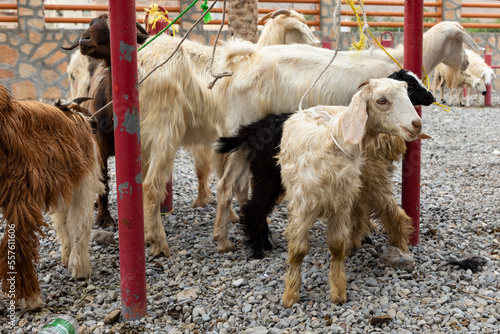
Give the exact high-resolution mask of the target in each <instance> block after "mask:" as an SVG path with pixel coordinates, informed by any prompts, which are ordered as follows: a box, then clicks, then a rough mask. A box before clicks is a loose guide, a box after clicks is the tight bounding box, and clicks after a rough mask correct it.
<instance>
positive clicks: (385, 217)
mask: <svg viewBox="0 0 500 334" xmlns="http://www.w3.org/2000/svg"><path fill="white" fill-rule="evenodd" d="M371 189H372V191H370V192H364V195H366V196H365V197H364V199H365V201H366V202H365V203H377V205H376V206H375V212H374V216H375V218H379V219H380V221H381V222H382V225H383V226H384V229H385V230H386V231H387V234H388V243H389V245H390V246H394V247H397V248H399V249H401V250H402V251H403V252H408V250H409V249H408V243H409V238H410V234H411V233H412V232H413V226H412V223H411V222H412V220H411V218H410V217H409V216H408V215H407V214H406V212H405V211H404V210H403V209H402V208H400V207H399V205H398V203H396V200H395V199H394V197H393V194H392V192H388V193H385V192H383V191H377V188H376V187H371Z"/></svg>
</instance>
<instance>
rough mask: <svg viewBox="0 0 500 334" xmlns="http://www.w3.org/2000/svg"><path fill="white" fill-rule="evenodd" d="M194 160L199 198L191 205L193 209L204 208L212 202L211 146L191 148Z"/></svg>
mask: <svg viewBox="0 0 500 334" xmlns="http://www.w3.org/2000/svg"><path fill="white" fill-rule="evenodd" d="M189 151H191V154H192V156H193V160H194V169H195V171H196V176H197V178H198V196H197V197H196V199H195V200H194V202H193V204H192V205H191V207H192V208H197V207H200V208H203V207H205V206H206V205H207V204H208V202H209V201H210V197H212V192H211V191H210V185H209V182H208V179H209V178H210V173H211V171H212V168H211V164H210V161H211V158H210V157H211V155H212V148H211V147H210V146H204V145H198V146H195V147H193V148H190V149H189Z"/></svg>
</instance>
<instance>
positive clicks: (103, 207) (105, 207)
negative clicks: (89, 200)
mask: <svg viewBox="0 0 500 334" xmlns="http://www.w3.org/2000/svg"><path fill="white" fill-rule="evenodd" d="M101 159H102V161H101V163H102V166H103V167H102V181H103V183H104V193H102V194H100V195H99V196H98V198H97V217H96V224H97V225H98V226H100V227H102V228H106V227H109V226H115V224H116V223H115V220H114V219H113V217H111V213H110V212H109V201H108V198H109V179H110V178H109V171H108V157H107V156H104V155H103V156H101Z"/></svg>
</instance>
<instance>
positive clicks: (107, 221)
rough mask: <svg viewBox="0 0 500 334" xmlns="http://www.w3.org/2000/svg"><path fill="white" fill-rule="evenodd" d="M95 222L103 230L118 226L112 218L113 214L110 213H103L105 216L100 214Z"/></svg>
mask: <svg viewBox="0 0 500 334" xmlns="http://www.w3.org/2000/svg"><path fill="white" fill-rule="evenodd" d="M95 222H96V224H97V225H98V226H99V227H101V228H106V227H111V226H115V225H116V224H115V220H114V219H113V217H111V214H110V213H109V212H108V213H103V214H101V213H100V212H98V213H97V218H96V221H95Z"/></svg>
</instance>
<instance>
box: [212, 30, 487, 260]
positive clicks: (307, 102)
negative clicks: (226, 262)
mask: <svg viewBox="0 0 500 334" xmlns="http://www.w3.org/2000/svg"><path fill="white" fill-rule="evenodd" d="M423 38H424V42H423V44H424V52H423V66H424V68H425V69H426V71H427V72H431V71H432V70H433V69H434V67H436V65H437V64H439V63H441V62H444V63H446V64H448V65H450V66H451V67H453V68H454V70H455V71H456V72H459V71H460V70H461V69H462V70H464V69H465V68H467V65H468V60H467V56H466V55H465V50H464V43H466V44H468V45H469V46H471V47H472V48H474V49H476V50H481V48H480V47H479V46H478V45H477V44H476V43H475V42H474V41H473V39H472V38H471V37H470V36H469V35H468V34H467V33H466V32H465V30H464V28H463V27H462V26H460V25H459V24H458V23H456V22H441V23H439V24H437V25H435V26H434V27H432V28H431V29H429V31H427V32H426V33H425V34H424V36H423ZM403 51H404V50H403V48H402V47H399V48H396V49H392V50H389V52H390V53H391V55H392V56H393V57H394V58H395V59H396V60H398V61H399V62H400V63H402V62H403V58H404V54H403ZM225 52H226V59H225V61H223V62H221V66H222V67H223V68H224V69H225V70H228V69H229V70H231V71H233V76H231V77H229V78H225V79H224V80H223V81H222V82H221V83H220V84H219V88H218V89H220V90H221V94H220V96H221V97H222V98H224V99H225V100H224V102H223V103H225V104H226V106H227V108H228V110H229V111H230V112H228V115H229V116H228V119H227V121H226V124H227V125H226V128H227V129H229V131H230V132H229V135H232V134H234V132H235V131H236V129H238V128H239V127H240V126H241V125H245V124H249V123H252V122H254V121H256V120H259V119H262V118H264V117H265V116H266V115H268V114H280V113H285V112H293V111H294V110H296V109H297V107H298V105H299V101H300V98H301V97H302V95H303V94H304V93H305V92H306V90H307V89H308V88H309V87H310V85H311V83H312V82H313V81H314V80H315V79H316V76H314V75H311V73H319V71H321V70H322V69H323V68H325V67H326V65H327V64H328V63H329V62H330V61H331V59H332V56H333V51H331V50H327V49H318V48H312V47H309V46H306V45H281V46H269V47H264V48H262V49H260V50H257V49H256V48H253V49H252V47H250V46H249V45H248V44H246V45H245V46H244V47H241V45H238V44H235V45H233V47H231V46H230V45H228V46H226V48H225ZM398 69H399V68H398V66H397V65H396V64H395V63H394V62H393V61H392V60H391V59H390V58H389V57H387V55H386V54H385V53H384V52H383V51H381V50H375V51H373V52H372V51H368V50H367V51H362V52H359V53H358V54H356V55H354V56H353V55H352V54H351V53H349V52H339V53H338V55H337V58H336V59H335V61H334V62H333V63H332V65H331V66H330V67H329V68H328V69H327V70H326V72H325V73H324V75H323V76H322V77H321V79H320V80H319V81H318V83H317V84H316V86H314V88H313V89H312V90H311V91H310V92H309V94H308V95H307V97H306V98H305V99H304V107H309V106H313V105H317V104H328V105H347V104H349V102H350V99H351V98H352V96H353V95H354V94H355V93H356V89H357V87H358V86H359V85H360V84H361V83H362V82H363V81H366V80H368V79H370V78H380V77H387V76H389V75H390V74H391V73H393V72H395V71H397V70H398ZM226 135H227V134H226ZM382 142H383V144H381V145H380V147H385V148H386V150H385V151H384V152H383V153H376V154H384V155H385V156H387V157H388V158H387V159H386V161H385V163H382V165H384V166H385V168H384V166H381V168H380V170H381V171H382V174H381V175H378V176H377V175H375V176H374V177H375V179H374V180H373V181H371V180H369V181H368V182H370V184H373V185H376V184H384V185H385V187H384V189H385V188H391V184H390V178H391V175H390V173H391V170H393V169H391V170H387V168H389V167H390V166H392V161H393V159H392V158H395V157H397V156H399V155H400V154H401V153H404V150H403V151H402V152H401V149H399V150H398V151H397V152H392V150H395V148H396V147H403V148H404V142H403V143H402V145H401V143H400V142H401V139H399V138H394V137H391V136H386V137H384V139H383V140H382ZM395 142H397V143H395ZM388 174H389V175H388ZM249 181H250V177H249V173H248V165H247V162H246V157H245V156H244V155H242V154H241V153H238V152H235V153H232V154H231V155H230V157H229V158H228V160H227V164H226V166H225V168H224V174H223V176H222V178H221V180H220V181H219V183H218V185H217V215H216V220H215V227H214V232H213V234H214V240H215V241H216V243H217V250H218V251H219V252H227V251H231V250H233V249H234V245H233V244H232V243H231V242H230V241H229V240H228V238H227V231H228V225H229V221H230V220H233V219H232V214H231V212H232V210H231V201H232V197H233V191H234V192H235V193H236V196H237V199H238V202H239V203H240V207H241V206H244V205H245V204H246V202H247V201H248V189H249ZM373 188H378V189H382V188H381V187H375V186H374V187H373ZM395 205H396V203H395V201H391V203H385V204H384V205H380V206H379V207H378V208H376V210H378V211H377V214H378V215H379V216H380V217H384V218H389V217H391V218H392V219H393V220H394V221H397V222H400V223H401V224H402V225H404V224H407V223H408V221H409V219H410V218H409V217H408V216H406V215H404V214H401V215H398V216H397V217H395V216H394V215H391V214H388V210H390V211H393V212H401V211H402V210H401V209H399V208H398V207H397V205H396V207H395ZM403 213H404V211H403ZM382 222H383V224H384V225H385V226H387V225H388V224H392V222H388V221H384V219H383V221H382ZM402 235H403V234H402ZM406 235H407V234H406ZM390 244H391V245H393V246H394V245H398V247H400V248H401V249H403V250H405V251H407V246H405V245H406V244H407V241H404V240H400V241H396V240H394V239H392V242H391V243H390Z"/></svg>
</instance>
